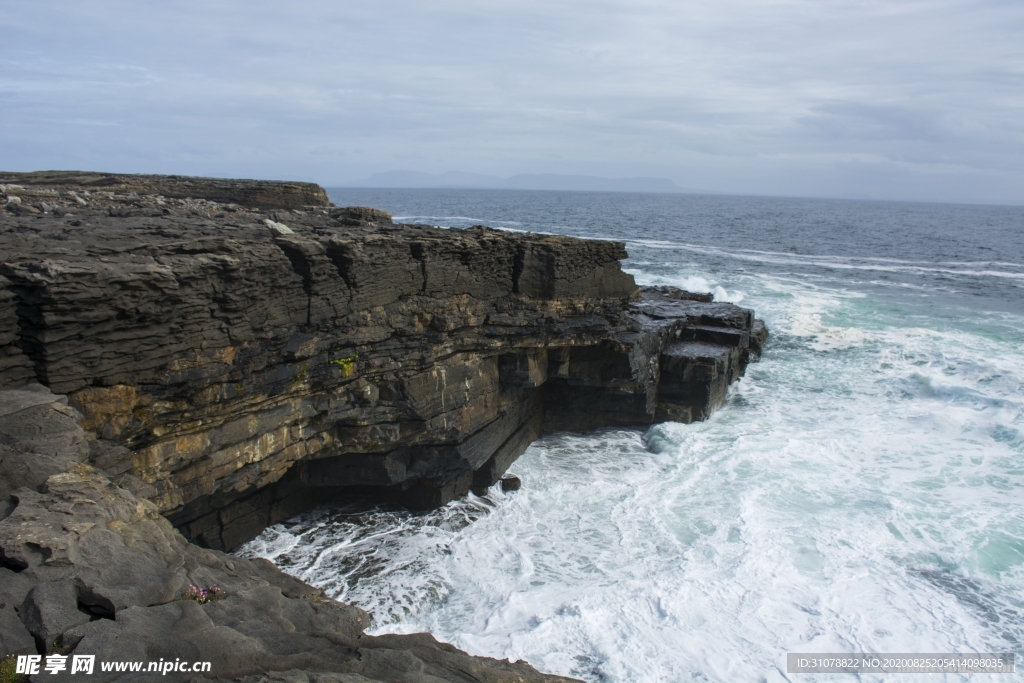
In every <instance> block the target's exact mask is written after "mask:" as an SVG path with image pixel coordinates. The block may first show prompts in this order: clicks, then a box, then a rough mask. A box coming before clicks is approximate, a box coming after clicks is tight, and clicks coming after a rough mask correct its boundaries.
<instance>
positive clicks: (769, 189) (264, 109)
mask: <svg viewBox="0 0 1024 683" xmlns="http://www.w3.org/2000/svg"><path fill="white" fill-rule="evenodd" d="M0 18H2V21H0V24H2V28H0V170H15V171H29V170H42V169H78V170H100V171H110V172H126V173H182V174H191V175H212V176H222V177H251V178H281V179H301V180H313V181H315V182H319V183H321V184H323V185H327V186H330V185H332V184H339V183H342V182H347V181H352V180H355V179H359V178H365V177H367V176H369V175H371V174H373V173H377V172H383V171H390V170H396V169H401V170H412V171H420V172H425V173H442V172H446V171H462V172H469V173H483V174H490V175H498V176H503V177H505V176H510V175H513V174H518V173H562V174H585V175H595V176H604V177H633V176H650V177H660V178H670V179H672V180H673V181H675V182H676V184H678V185H679V186H681V187H683V188H687V189H693V190H706V191H714V192H728V193H736V194H768V195H788V196H839V197H863V198H872V199H902V200H916V201H951V202H985V203H1008V204H1024V2H1022V1H1021V0H1011V1H996V0H929V1H916V0H907V1H904V0H879V1H876V0H715V1H714V2H707V1H706V0H701V1H696V2H691V1H690V0H587V1H581V0H488V1H487V2H469V1H462V2H455V1H452V0H437V1H432V0H408V1H406V0H373V1H370V2H363V1H362V0H349V1H346V2H337V1H327V0H321V1H314V0H305V1H303V0H296V1H293V2H290V3H284V2H280V0H275V1H274V2H264V1H263V0H203V1H202V2H194V1H184V0H160V1H159V2H138V1H137V0H131V1H116V0H74V1H64V0H47V1H46V2H40V1H39V0H0Z"/></svg>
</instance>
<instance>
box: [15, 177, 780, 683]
mask: <svg viewBox="0 0 1024 683" xmlns="http://www.w3.org/2000/svg"><path fill="white" fill-rule="evenodd" d="M0 183H2V184H0V202H2V204H3V206H4V208H3V210H2V211H0V349H2V353H0V388H3V389H8V390H10V391H8V392H6V393H4V394H3V396H4V397H5V398H4V399H3V400H4V401H6V402H7V403H6V405H7V407H6V408H4V410H5V411H6V412H5V413H4V414H5V415H7V416H8V418H6V419H7V423H6V427H4V429H6V430H7V431H6V432H3V434H2V435H0V436H2V438H0V441H2V444H0V445H2V449H0V500H3V501H8V500H9V501H10V502H7V503H4V507H0V562H2V563H3V565H4V566H5V567H6V569H0V573H3V576H4V581H3V585H4V586H5V587H13V588H5V589H4V590H7V591H8V593H7V594H5V595H6V597H3V598H2V599H0V602H3V604H4V605H6V606H7V607H10V608H11V609H10V610H8V609H7V607H0V613H2V615H3V619H4V620H5V621H4V622H3V624H0V632H2V633H3V634H4V636H3V637H4V638H5V640H4V642H3V648H0V649H3V650H5V651H7V652H14V651H20V650H18V648H22V649H24V648H29V649H31V647H32V646H33V644H34V647H35V648H36V649H37V650H39V651H40V652H43V651H45V650H47V649H51V648H52V647H54V646H53V641H54V640H55V639H60V640H59V642H60V643H61V644H62V645H61V647H72V646H73V643H77V642H82V643H88V644H89V647H90V648H92V649H93V650H95V649H96V648H100V649H101V650H102V648H104V647H108V648H113V647H114V645H112V643H118V642H126V640H127V639H129V633H130V634H132V635H131V637H133V638H134V637H137V639H138V642H139V643H142V644H141V645H138V647H139V648H142V650H145V652H147V653H149V654H150V656H151V658H153V657H162V656H166V657H170V656H171V654H164V650H162V649H160V648H162V647H165V646H163V645H159V644H158V641H157V639H156V636H155V635H153V636H152V638H150V636H146V635H144V634H146V633H150V631H147V630H146V629H151V630H152V629H155V630H152V631H151V632H152V633H157V632H163V631H161V629H164V630H166V629H172V630H173V629H178V630H177V631H174V632H175V633H179V634H180V636H175V637H177V638H178V640H177V641H174V642H176V643H177V644H176V645H174V646H173V647H172V646H170V645H168V646H166V647H168V648H171V649H169V650H167V653H171V652H172V650H173V653H175V656H178V655H177V654H176V653H178V652H181V653H185V652H187V653H189V656H192V655H195V654H196V653H197V652H199V653H204V652H207V650H204V649H203V648H204V647H205V645H204V644H205V643H207V640H206V639H205V637H193V635H194V633H199V632H204V633H205V632H206V631H205V630H204V629H207V630H208V629H213V630H211V631H209V635H210V636H211V638H213V636H215V635H216V634H222V635H223V634H226V635H223V638H222V636H221V635H217V637H216V638H213V640H212V641H209V642H222V641H223V643H229V642H230V643H242V644H243V645H239V647H241V648H242V649H241V650H240V651H241V652H243V653H245V652H251V653H254V654H252V657H254V658H255V659H253V660H252V661H258V662H259V664H258V665H257V664H252V666H249V668H246V667H247V666H248V665H246V664H244V663H239V664H237V666H236V668H230V667H229V668H230V671H231V673H230V676H242V675H245V674H247V673H254V672H258V671H268V670H276V671H284V670H287V669H290V668H297V669H302V670H304V671H307V672H308V671H310V670H314V669H316V670H321V669H322V670H324V671H347V672H351V673H352V675H353V676H355V675H356V674H359V675H364V676H367V677H368V678H370V679H374V680H389V681H390V680H396V681H397V680H403V681H406V680H408V681H434V680H481V681H482V680H488V681H490V680H493V681H499V680H501V681H504V680H523V681H527V680H531V681H532V680H555V679H547V678H544V677H542V675H541V674H537V673H536V672H535V671H533V670H532V669H529V667H527V666H526V665H511V664H506V663H500V662H499V663H495V662H494V660H487V662H486V664H480V663H479V662H481V661H484V660H475V659H473V658H469V657H467V656H466V655H463V654H462V653H458V652H457V651H455V650H454V649H452V648H449V647H448V646H444V645H440V644H437V643H436V642H434V641H432V640H431V639H429V637H428V636H424V637H423V638H422V639H421V641H416V643H412V641H402V642H405V643H406V644H405V645H397V644H395V643H397V642H398V641H394V642H393V641H392V640H389V639H387V638H385V639H372V638H369V637H368V636H364V635H362V628H363V627H364V626H365V623H364V621H365V615H362V616H361V613H360V612H359V611H358V610H356V609H354V608H349V607H346V606H338V605H337V604H336V603H332V602H331V601H329V600H326V599H325V598H323V596H320V595H319V593H317V592H316V591H315V590H314V589H312V588H311V587H309V586H305V585H302V584H298V583H297V582H294V581H293V580H291V579H288V578H287V577H285V576H284V575H282V574H280V572H277V571H276V570H274V569H273V567H270V566H266V565H264V564H262V563H257V562H249V561H245V560H239V559H238V558H229V557H228V556H225V555H223V554H222V553H220V552H217V551H221V550H231V549H233V548H235V547H237V546H238V545H239V544H241V543H242V542H244V541H246V540H248V539H249V538H252V537H253V536H254V535H255V534H257V533H259V532H260V531H261V530H262V529H263V528H265V527H266V526H267V525H268V524H271V523H273V522H276V521H279V520H282V519H286V518H288V517H291V516H293V515H294V514H296V513H298V512H301V511H303V510H305V509H308V508H309V507H311V506H314V505H316V504H318V503H320V502H322V501H325V500H327V499H329V498H331V497H334V496H338V495H346V494H349V493H360V494H366V493H368V492H369V493H373V494H374V495H376V496H379V497H381V498H385V499H390V500H394V501H397V502H400V503H403V504H405V505H409V506H414V507H422V508H427V507H434V506H438V505H442V504H444V503H446V502H448V501H449V500H451V499H452V498H453V497H455V496H461V495H465V494H466V493H467V492H468V491H469V490H471V489H478V490H479V489H484V488H486V487H488V486H491V485H493V484H494V483H495V482H496V481H498V479H499V478H500V477H501V476H502V475H503V474H504V472H505V471H506V469H507V468H508V467H509V465H510V464H511V463H512V462H513V461H514V460H515V458H516V457H518V456H519V455H520V454H521V453H522V452H523V451H524V450H525V449H526V447H527V446H528V445H529V444H530V443H531V442H532V441H533V440H534V439H536V438H537V437H538V436H540V435H541V434H543V433H544V432H546V431H552V430H564V429H569V430H573V429H591V428H595V427H601V426H608V425H645V424H650V423H652V422H655V421H660V420H675V421H682V422H690V421H693V420H700V419H704V418H706V417H707V416H708V415H709V414H710V412H711V411H712V410H714V409H715V408H716V407H718V406H719V405H720V404H721V403H722V401H723V400H724V399H725V395H726V391H727V388H728V386H729V384H730V383H731V382H733V381H735V380H736V379H738V378H739V377H740V376H741V375H742V374H743V372H744V369H745V367H746V365H747V363H748V362H749V361H750V360H752V359H755V358H756V357H757V356H758V355H759V353H760V349H761V345H762V343H763V342H764V341H765V339H766V337H767V332H766V330H765V328H764V325H763V324H762V323H761V322H760V321H758V320H756V319H755V318H754V316H753V313H752V312H751V311H750V310H747V309H743V308H739V307H737V306H733V305H731V304H722V303H714V302H712V301H711V300H710V297H709V296H707V295H694V294H690V293H687V292H683V291H681V290H677V289H673V288H658V289H646V290H641V289H640V288H638V287H637V286H636V285H635V283H634V281H633V278H632V277H631V276H629V275H627V274H625V273H623V272H622V270H621V268H620V264H619V261H620V259H622V258H625V256H626V252H625V249H624V247H623V245H622V244H621V243H617V242H607V241H586V240H579V239H573V238H567V237H557V236H549V235H533V234H519V233H509V232H500V231H495V230H491V229H488V228H485V227H482V226H479V227H475V228H471V229H469V230H445V229H439V228H435V227H431V226H423V225H396V224H394V223H392V221H391V216H390V214H388V213H387V212H385V211H381V210H377V209H369V208H364V207H347V208H341V207H336V206H333V205H330V204H329V202H328V201H327V197H326V194H325V193H324V192H323V190H322V189H321V188H318V187H317V186H314V185H306V184H300V183H280V184H275V183H265V182H257V181H224V180H209V179H197V178H181V177H161V176H118V175H108V174H89V173H60V172H48V173H38V174H0ZM51 391H52V392H53V393H52V394H51V393H50V392H51ZM54 394H56V395H58V396H55V395H54ZM59 395H65V396H66V398H62V397H61V396H59ZM40 411H41V412H40ZM44 418H45V419H44ZM19 430H21V431H19ZM0 431H2V430H0ZM583 466H585V463H581V467H583ZM168 521H169V522H170V524H168ZM179 532H180V534H183V536H182V535H179ZM86 539H88V543H86ZM190 542H194V543H196V544H198V545H201V546H204V547H205V548H208V549H212V550H210V551H207V550H203V549H201V548H199V547H197V546H196V545H193V544H192V543H190ZM94 546H95V547H96V548H100V549H101V550H97V551H94V550H89V548H92V547H94ZM90 553H92V554H90ZM97 553H98V554H97ZM104 557H107V558H116V559H115V565H116V566H117V567H123V569H116V567H113V566H106V565H105V564H104V561H103V558H104ZM15 577H18V578H15ZM212 583H218V584H219V585H220V586H222V587H227V588H226V590H228V592H229V594H231V595H235V596H237V597H236V598H235V600H234V601H233V602H229V601H228V600H225V601H224V602H223V604H221V602H219V601H217V602H216V604H214V603H210V604H209V605H207V604H206V603H202V604H200V603H197V602H196V601H195V600H192V601H189V600H180V599H176V598H180V597H181V594H182V591H183V590H185V589H184V588H183V587H185V586H187V585H195V586H200V585H211V584H212ZM12 591H13V592H12ZM51 593H52V595H51ZM33 596H35V597H33ZM294 601H298V602H294ZM190 605H191V606H190ZM261 605H264V606H265V609H267V610H270V612H268V614H269V613H271V612H272V613H273V615H275V616H273V618H272V619H271V621H273V622H274V623H275V624H277V626H275V627H271V626H265V628H266V629H269V631H260V629H261V628H264V627H263V626H260V625H259V624H260V623H263V622H265V621H267V620H266V619H265V618H263V617H261V615H260V610H261V609H262V608H261ZM200 607H201V609H200ZM3 610H7V611H3ZM11 610H13V611H11ZM47 610H51V611H52V614H51V613H50V612H47ZM132 610H143V611H144V613H145V614H146V615H147V616H145V617H142V616H138V615H141V614H143V612H135V611H132ZM197 610H199V611H197ZM47 614H50V616H46V615H47ZM81 615H86V621H82V618H83V617H82V616H81ZM110 617H116V618H115V619H114V620H111V619H110ZM89 619H92V620H93V621H89ZM136 619H137V621H133V620H136ZM100 622H103V623H100ZM19 624H20V627H19ZM96 624H99V625H96ZM153 624H160V625H159V626H154V625H153ZM278 627H279V629H278ZM19 628H20V630H19ZM197 629H198V630H197ZM223 629H228V630H231V629H233V630H232V631H231V633H228V631H225V630H223ZM275 629H278V630H280V633H279V632H278V630H275ZM25 633H28V634H30V636H31V640H32V643H29V641H28V640H26V638H27V636H26V635H25ZM11 634H14V635H11ZM138 634H143V635H138ZM189 634H193V635H189ZM238 634H241V635H238ZM282 634H285V635H282ZM286 634H292V635H286ZM294 634H301V636H300V635H294ZM330 634H335V635H330ZM337 634H341V635H337ZM89 638H93V640H88V639H89ZM147 638H149V639H148V640H147ZM217 638H222V640H217ZM310 638H312V639H317V638H319V639H326V641H330V642H331V643H334V645H333V646H332V647H334V648H335V649H330V652H329V653H328V654H324V655H323V657H324V658H325V659H323V661H320V660H317V662H313V660H309V661H307V660H306V659H302V658H301V657H299V655H298V654H296V653H299V652H306V651H307V650H308V649H309V648H313V644H312V643H313V641H311V640H309V639H310ZM12 639H13V640H12ZM119 639H120V640H119ZM232 639H234V640H232ZM316 642H320V641H316ZM12 643H13V644H12ZM104 643H106V644H105V645H104ZM389 643H390V644H389ZM410 643H412V644H410ZM16 645H17V647H16ZM335 646H336V647H335ZM83 647H84V646H83ZM224 647H227V646H226V645H225V646H224ZM389 647H390V648H393V649H395V648H397V649H399V650H402V651H408V652H411V653H412V654H410V655H409V657H411V658H412V659H409V660H408V661H407V662H406V664H408V666H409V667H411V668H410V669H409V670H410V671H413V670H415V671H416V672H419V673H416V674H415V675H413V674H409V675H408V676H406V674H401V675H399V674H394V676H393V677H391V678H388V677H387V676H386V675H385V674H384V673H381V672H382V671H384V669H382V668H380V667H378V668H373V667H374V666H377V665H372V666H371V664H365V666H367V667H370V668H366V669H360V668H359V667H360V666H364V665H357V664H353V663H352V662H354V661H359V662H373V661H377V660H375V659H374V658H375V657H377V656H378V655H377V654H374V653H373V652H369V649H374V648H376V649H381V648H383V649H387V648H389ZM174 648H178V649H174ZM196 648H198V650H196ZM246 648H248V649H246ZM417 648H419V649H417ZM222 649H223V648H222ZM314 649H315V648H314ZM142 650H139V651H140V652H142ZM90 651H92V650H90ZM110 651H111V652H113V650H110ZM218 652H219V650H218ZM154 653H156V654H155V655H154ZM181 656H182V657H184V655H181ZM220 656H221V655H218V657H220ZM223 656H225V657H227V656H228V655H227V654H224V655H223ZM246 656H247V655H246ZM246 656H241V655H240V656H239V657H240V659H238V661H241V660H244V659H245V657H246ZM309 656H312V655H309ZM395 656H398V655H395ZM403 656H404V655H403ZM289 657H291V659H289ZM460 657H463V658H465V659H459V658H460ZM127 658H129V657H127V655H126V656H124V657H121V659H127ZM140 658H142V657H141V656H140ZM194 658H197V659H201V658H202V657H198V656H196V657H194ZM232 661H235V660H232ZM381 661H383V660H381ZM343 662H349V663H348V664H343ZM474 662H476V663H474ZM250 663H251V662H250ZM314 664H315V666H314ZM232 666H235V665H232ZM380 666H381V667H384V666H385V665H384V664H381V665H380ZM388 666H391V664H389V665H388ZM394 666H398V665H397V664H396V665H394ZM402 666H405V665H402ZM253 667H255V668H253ZM317 667H319V669H318V668H317ZM339 667H340V668H339ZM345 667H348V668H345ZM431 667H434V668H431ZM438 667H440V668H438ZM445 667H447V668H445ZM459 667H462V668H459ZM467 667H468V668H467ZM473 667H478V668H479V667H483V668H480V669H479V671H477V669H474V668H473ZM502 667H506V668H502ZM508 667H511V668H508ZM517 667H518V668H517ZM399 668H400V667H399ZM456 669H457V670H459V671H462V672H463V673H460V674H455V673H452V671H454V670H456ZM360 672H362V673H360ZM424 672H427V673H424ZM431 672H432V673H431ZM446 672H447V673H446ZM473 672H475V673H473ZM481 672H482V673H481ZM487 672H491V673H487ZM494 672H497V673H494ZM371 673H372V675H371ZM492 674H493V675H492ZM224 675H225V676H228V674H224ZM296 675H298V674H296ZM302 675H303V676H305V675H306V674H302ZM346 675H347V674H346ZM388 675H391V674H388ZM430 676H433V678H431V677H430ZM459 676H462V677H461V678H460V677H459ZM515 676H518V678H516V677H515ZM296 680H299V679H296ZM318 680H319V679H318ZM324 680H327V679H324ZM332 680H334V679H332ZM337 680H350V681H357V680H364V679H360V678H358V677H356V678H343V679H337Z"/></svg>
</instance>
